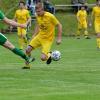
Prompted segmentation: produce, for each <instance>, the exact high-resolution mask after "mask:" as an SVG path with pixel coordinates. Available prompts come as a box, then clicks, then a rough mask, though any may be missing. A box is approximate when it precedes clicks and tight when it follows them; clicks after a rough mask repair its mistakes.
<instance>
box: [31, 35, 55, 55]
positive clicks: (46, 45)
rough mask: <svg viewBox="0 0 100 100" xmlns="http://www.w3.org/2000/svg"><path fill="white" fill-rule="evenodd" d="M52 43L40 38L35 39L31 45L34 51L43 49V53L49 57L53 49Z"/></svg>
mask: <svg viewBox="0 0 100 100" xmlns="http://www.w3.org/2000/svg"><path fill="white" fill-rule="evenodd" d="M52 42H53V40H52V41H50V40H48V39H41V38H40V37H39V36H36V37H34V38H33V39H32V40H31V42H30V43H29V45H30V46H32V47H33V48H34V49H36V48H38V47H41V49H42V53H44V54H46V55H48V53H49V52H50V49H51V45H52Z"/></svg>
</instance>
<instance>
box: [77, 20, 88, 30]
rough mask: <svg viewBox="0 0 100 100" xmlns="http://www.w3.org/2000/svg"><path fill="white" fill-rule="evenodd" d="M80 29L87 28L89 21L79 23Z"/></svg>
mask: <svg viewBox="0 0 100 100" xmlns="http://www.w3.org/2000/svg"><path fill="white" fill-rule="evenodd" d="M78 29H87V22H82V23H78Z"/></svg>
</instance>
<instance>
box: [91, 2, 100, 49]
mask: <svg viewBox="0 0 100 100" xmlns="http://www.w3.org/2000/svg"><path fill="white" fill-rule="evenodd" d="M92 18H93V20H94V27H95V32H96V34H97V48H99V49H100V0H98V1H97V5H96V6H95V7H93V10H92Z"/></svg>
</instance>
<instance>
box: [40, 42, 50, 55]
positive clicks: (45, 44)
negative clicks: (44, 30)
mask: <svg viewBox="0 0 100 100" xmlns="http://www.w3.org/2000/svg"><path fill="white" fill-rule="evenodd" d="M51 46H52V41H48V40H47V41H42V53H43V54H45V55H48V53H49V52H50V49H51Z"/></svg>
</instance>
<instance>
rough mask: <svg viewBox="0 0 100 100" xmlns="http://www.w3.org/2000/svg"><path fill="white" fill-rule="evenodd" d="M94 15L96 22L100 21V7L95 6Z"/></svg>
mask: <svg viewBox="0 0 100 100" xmlns="http://www.w3.org/2000/svg"><path fill="white" fill-rule="evenodd" d="M92 15H93V16H94V19H95V22H96V23H100V7H98V6H95V7H93V10H92Z"/></svg>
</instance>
